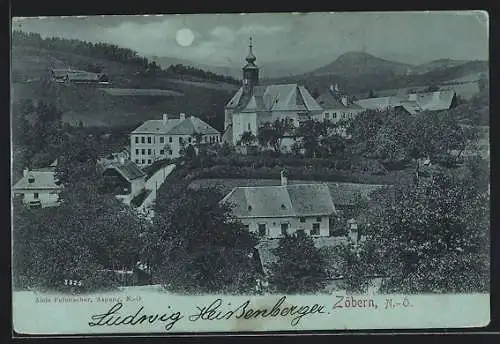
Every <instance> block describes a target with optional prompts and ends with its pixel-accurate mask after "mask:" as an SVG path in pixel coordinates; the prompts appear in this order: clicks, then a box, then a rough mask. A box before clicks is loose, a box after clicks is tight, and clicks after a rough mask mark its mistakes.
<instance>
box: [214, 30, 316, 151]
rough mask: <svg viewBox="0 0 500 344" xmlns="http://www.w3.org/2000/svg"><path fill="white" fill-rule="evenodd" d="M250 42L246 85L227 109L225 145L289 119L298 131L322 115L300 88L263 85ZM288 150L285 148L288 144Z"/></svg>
mask: <svg viewBox="0 0 500 344" xmlns="http://www.w3.org/2000/svg"><path fill="white" fill-rule="evenodd" d="M256 60H257V58H256V57H255V55H254V53H253V45H252V38H250V45H249V53H248V56H247V57H246V64H245V66H244V67H243V85H242V86H241V87H240V89H239V90H238V91H237V92H236V94H235V95H234V96H233V97H232V98H231V99H230V100H229V102H228V103H227V104H226V107H225V117H224V136H223V141H224V142H227V143H229V144H232V145H237V144H238V142H239V141H240V139H241V136H242V135H243V133H244V132H251V133H252V134H253V135H255V136H257V135H258V130H259V127H260V126H261V125H262V124H263V123H266V122H268V123H272V122H274V121H276V120H281V119H285V118H289V119H291V120H293V122H294V124H295V126H296V127H298V125H299V123H300V122H301V121H303V120H307V119H310V118H313V117H316V116H318V115H321V114H322V113H323V111H324V110H323V108H322V107H321V106H319V105H318V103H317V102H316V101H315V100H314V98H313V97H312V96H311V94H310V93H309V91H308V90H307V89H306V88H305V87H304V86H301V85H298V84H275V85H260V83H259V67H258V66H257V64H256V63H255V61H256ZM285 146H286V144H285Z"/></svg>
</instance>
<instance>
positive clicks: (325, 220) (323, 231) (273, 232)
mask: <svg viewBox="0 0 500 344" xmlns="http://www.w3.org/2000/svg"><path fill="white" fill-rule="evenodd" d="M318 220H319V221H318ZM240 221H241V222H242V223H243V224H244V225H248V230H249V231H251V232H253V233H256V234H257V235H260V234H259V225H265V229H266V234H265V235H264V237H266V238H281V237H282V236H283V235H282V233H281V225H282V224H288V233H289V234H292V233H295V232H296V231H298V230H303V231H304V232H305V233H306V234H308V235H312V236H314V237H327V236H329V235H330V222H329V217H328V216H325V215H323V216H308V217H275V218H273V217H262V218H242V219H240ZM302 221H303V222H302ZM314 231H316V233H311V232H314Z"/></svg>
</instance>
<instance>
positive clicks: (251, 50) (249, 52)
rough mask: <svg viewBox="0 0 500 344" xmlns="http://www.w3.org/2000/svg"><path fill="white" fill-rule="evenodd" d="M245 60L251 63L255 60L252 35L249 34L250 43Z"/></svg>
mask: <svg viewBox="0 0 500 344" xmlns="http://www.w3.org/2000/svg"><path fill="white" fill-rule="evenodd" d="M246 60H247V62H248V63H251V64H254V63H255V60H257V58H256V57H255V55H254V54H253V41H252V36H250V43H249V44H248V56H247V58H246Z"/></svg>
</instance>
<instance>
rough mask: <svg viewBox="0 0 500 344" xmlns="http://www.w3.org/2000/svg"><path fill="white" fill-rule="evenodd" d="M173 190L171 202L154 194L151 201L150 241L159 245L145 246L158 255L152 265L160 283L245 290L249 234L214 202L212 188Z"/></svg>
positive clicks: (249, 280) (250, 276) (249, 283)
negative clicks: (153, 203) (156, 198)
mask: <svg viewBox="0 0 500 344" xmlns="http://www.w3.org/2000/svg"><path fill="white" fill-rule="evenodd" d="M176 190H177V192H175V193H174V194H175V195H176V196H177V198H176V202H174V204H169V205H167V204H166V203H165V202H164V201H163V200H162V198H163V196H160V199H159V203H158V205H157V207H156V211H157V218H156V219H155V230H156V234H155V237H156V238H157V239H156V240H153V242H158V243H160V245H159V247H156V248H153V249H152V250H151V251H152V252H156V253H152V256H154V257H156V260H157V261H161V264H159V266H157V267H156V270H157V271H158V276H159V278H160V280H161V281H162V283H163V284H164V285H165V286H166V287H167V288H168V289H170V290H175V291H183V292H225V293H226V292H227V293H238V292H239V293H241V292H249V291H250V290H251V289H252V288H253V287H254V283H255V278H254V277H255V274H256V271H257V270H256V266H255V265H254V260H253V258H251V257H250V256H251V255H252V254H253V252H254V247H255V245H256V243H257V240H256V238H255V236H254V235H253V234H252V233H250V232H249V231H248V230H246V229H245V228H244V227H243V226H242V224H241V223H240V222H239V221H237V220H236V219H235V218H234V217H233V216H232V215H231V211H230V208H229V206H228V205H226V204H221V203H220V202H219V201H220V200H221V199H222V198H223V195H222V194H221V193H220V192H219V191H218V190H217V189H212V188H210V189H201V190H192V189H189V188H183V187H181V188H176ZM160 195H161V194H160ZM171 196H172V194H170V195H169V197H171ZM170 203H172V202H170ZM155 250H156V251H155Z"/></svg>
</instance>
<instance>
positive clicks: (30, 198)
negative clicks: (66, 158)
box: [12, 160, 62, 208]
mask: <svg viewBox="0 0 500 344" xmlns="http://www.w3.org/2000/svg"><path fill="white" fill-rule="evenodd" d="M56 167H57V160H55V161H54V162H53V163H52V164H51V165H50V166H48V167H43V168H37V169H31V170H30V169H28V168H26V169H24V171H23V177H22V178H21V179H20V180H19V181H18V182H17V183H16V184H14V186H12V193H13V194H14V196H17V197H21V198H22V202H23V203H24V204H25V205H26V206H28V207H32V208H45V207H52V206H58V205H59V204H60V203H59V193H60V192H61V188H62V187H61V185H58V184H57V178H56V171H55V169H56Z"/></svg>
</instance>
